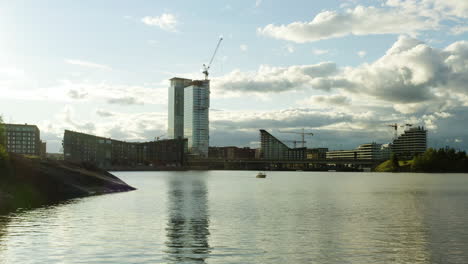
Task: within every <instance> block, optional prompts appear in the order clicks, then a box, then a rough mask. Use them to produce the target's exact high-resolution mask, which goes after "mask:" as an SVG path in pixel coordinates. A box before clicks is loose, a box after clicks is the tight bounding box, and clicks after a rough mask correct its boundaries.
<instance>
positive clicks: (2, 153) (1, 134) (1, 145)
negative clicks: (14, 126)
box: [0, 116, 8, 168]
mask: <svg viewBox="0 0 468 264" xmlns="http://www.w3.org/2000/svg"><path fill="white" fill-rule="evenodd" d="M5 139H6V137H5V125H4V124H3V119H2V116H0V168H2V167H4V166H5V163H6V161H7V160H8V153H7V151H6V147H5V143H6V142H5Z"/></svg>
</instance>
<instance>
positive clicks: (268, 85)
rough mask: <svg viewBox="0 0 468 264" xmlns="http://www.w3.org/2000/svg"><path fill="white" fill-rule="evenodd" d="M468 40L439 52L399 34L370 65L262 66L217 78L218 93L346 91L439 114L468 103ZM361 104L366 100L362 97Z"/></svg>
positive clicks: (406, 108)
mask: <svg viewBox="0 0 468 264" xmlns="http://www.w3.org/2000/svg"><path fill="white" fill-rule="evenodd" d="M467 72H468V42H464V41H459V42H455V43H453V44H451V45H449V46H448V47H447V48H445V49H442V50H441V49H437V48H433V47H430V46H429V45H427V44H425V43H423V42H421V41H419V40H417V39H413V38H410V37H405V36H401V37H400V38H399V39H398V40H397V41H396V42H395V43H394V45H393V46H392V47H391V48H390V49H388V51H387V52H386V54H385V55H384V56H382V57H381V58H379V59H377V60H376V61H374V62H372V63H364V64H362V65H359V66H357V67H344V68H338V67H337V66H336V64H335V63H333V62H324V63H320V64H316V65H301V66H290V67H272V66H267V65H262V66H260V68H259V70H258V71H256V72H241V71H239V70H236V71H233V72H231V73H229V74H227V75H225V76H222V77H219V78H215V79H214V80H213V87H214V88H215V89H213V90H217V91H218V92H222V93H225V94H226V93H279V92H287V91H300V90H303V91H306V90H307V91H311V90H318V91H323V92H327V91H345V92H346V93H347V94H348V95H349V94H354V95H356V96H358V97H362V98H366V99H365V100H366V102H363V103H368V102H378V103H380V104H387V105H389V106H391V107H393V108H394V109H395V110H396V111H398V112H400V113H404V114H410V113H416V112H419V113H421V112H437V111H445V110H447V109H453V108H454V107H457V106H466V105H467V104H468V102H467V100H468V99H467V98H468V89H467V88H466V83H468V75H467V74H466V73H467ZM363 100H364V99H363Z"/></svg>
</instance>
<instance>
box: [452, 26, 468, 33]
mask: <svg viewBox="0 0 468 264" xmlns="http://www.w3.org/2000/svg"><path fill="white" fill-rule="evenodd" d="M450 32H451V33H452V34H453V35H461V34H464V33H465V32H468V26H454V27H453V28H452V29H451V30H450Z"/></svg>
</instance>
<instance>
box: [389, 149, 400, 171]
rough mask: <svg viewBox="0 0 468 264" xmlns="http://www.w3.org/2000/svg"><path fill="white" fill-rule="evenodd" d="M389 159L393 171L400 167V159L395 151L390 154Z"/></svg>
mask: <svg viewBox="0 0 468 264" xmlns="http://www.w3.org/2000/svg"><path fill="white" fill-rule="evenodd" d="M390 160H391V162H392V167H393V171H398V170H399V169H400V161H399V160H398V157H397V155H396V154H395V153H393V154H392V158H391V159H390Z"/></svg>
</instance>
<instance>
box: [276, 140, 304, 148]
mask: <svg viewBox="0 0 468 264" xmlns="http://www.w3.org/2000/svg"><path fill="white" fill-rule="evenodd" d="M281 142H291V143H293V144H294V148H296V146H297V143H302V144H305V143H306V142H305V141H300V140H281Z"/></svg>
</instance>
